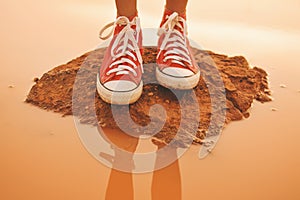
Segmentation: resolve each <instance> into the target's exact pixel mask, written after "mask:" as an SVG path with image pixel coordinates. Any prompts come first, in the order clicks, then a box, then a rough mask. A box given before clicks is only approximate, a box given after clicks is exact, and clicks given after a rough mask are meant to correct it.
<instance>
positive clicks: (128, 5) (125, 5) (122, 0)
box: [115, 0, 137, 17]
mask: <svg viewBox="0 0 300 200" xmlns="http://www.w3.org/2000/svg"><path fill="white" fill-rule="evenodd" d="M115 1H116V6H117V12H118V16H125V17H131V16H134V15H136V14H137V8H136V0H115Z"/></svg>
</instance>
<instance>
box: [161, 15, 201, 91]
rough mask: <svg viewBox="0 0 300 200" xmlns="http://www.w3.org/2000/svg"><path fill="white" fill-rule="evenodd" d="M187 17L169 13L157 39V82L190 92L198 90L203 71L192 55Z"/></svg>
mask: <svg viewBox="0 0 300 200" xmlns="http://www.w3.org/2000/svg"><path fill="white" fill-rule="evenodd" d="M185 19H186V17H185V14H183V15H179V14H178V13H176V12H171V11H169V10H166V11H165V13H164V17H163V21H162V23H161V25H160V28H159V31H158V35H159V40H158V55H157V59H156V62H157V65H158V67H157V68H156V78H157V80H158V82H159V83H160V84H161V85H163V86H165V87H168V88H173V89H180V90H187V89H192V88H194V87H195V86H197V84H198V82H199V78H200V70H199V67H198V65H197V63H196V62H195V59H194V57H193V55H192V53H191V49H190V44H189V40H188V38H187V27H186V20H185Z"/></svg>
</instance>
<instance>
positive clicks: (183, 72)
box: [163, 67, 194, 77]
mask: <svg viewBox="0 0 300 200" xmlns="http://www.w3.org/2000/svg"><path fill="white" fill-rule="evenodd" d="M163 73H165V74H167V75H170V76H174V77H189V76H193V75H194V73H193V72H192V71H191V70H189V69H184V68H178V67H167V68H165V69H163Z"/></svg>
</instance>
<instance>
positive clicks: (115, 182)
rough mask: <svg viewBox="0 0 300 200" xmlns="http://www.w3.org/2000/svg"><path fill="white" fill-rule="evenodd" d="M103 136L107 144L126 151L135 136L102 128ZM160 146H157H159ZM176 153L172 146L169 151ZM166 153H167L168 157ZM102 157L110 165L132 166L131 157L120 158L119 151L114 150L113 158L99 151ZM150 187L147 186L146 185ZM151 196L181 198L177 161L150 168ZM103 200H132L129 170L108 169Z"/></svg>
mask: <svg viewBox="0 0 300 200" xmlns="http://www.w3.org/2000/svg"><path fill="white" fill-rule="evenodd" d="M102 132H103V134H104V136H105V137H106V138H107V139H108V140H110V142H111V143H113V144H114V145H116V146H118V147H119V148H120V149H123V150H125V151H129V152H132V153H133V152H135V151H136V148H137V145H138V141H139V139H138V138H136V137H133V136H130V135H128V134H126V133H124V132H122V131H120V130H109V129H104V130H103V131H102ZM162 147H163V146H158V148H159V149H160V148H162ZM171 153H173V154H174V155H172V156H176V155H177V153H176V148H174V149H173V151H172V152H171ZM169 154H170V152H168V156H170V155H169ZM100 155H101V156H102V157H103V158H105V159H107V160H108V161H110V162H111V163H112V164H113V166H120V165H126V166H132V169H134V161H133V157H127V158H124V157H123V156H119V155H121V153H120V152H118V151H115V157H113V158H112V157H108V156H107V155H106V154H100ZM163 159H164V155H162V156H159V157H157V158H156V163H160V162H162V161H163ZM149 190H150V188H149ZM151 194H152V199H153V200H161V199H166V200H167V199H172V200H180V199H181V178H180V170H179V163H178V160H176V161H175V162H173V163H172V164H171V165H169V166H167V167H165V168H162V169H160V170H157V171H154V173H153V181H152V190H151ZM105 199H106V200H119V199H120V200H133V199H134V188H133V174H132V173H129V172H122V171H119V170H116V169H111V172H110V177H109V181H108V186H107V189H106V195H105Z"/></svg>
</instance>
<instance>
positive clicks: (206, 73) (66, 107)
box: [26, 48, 271, 146]
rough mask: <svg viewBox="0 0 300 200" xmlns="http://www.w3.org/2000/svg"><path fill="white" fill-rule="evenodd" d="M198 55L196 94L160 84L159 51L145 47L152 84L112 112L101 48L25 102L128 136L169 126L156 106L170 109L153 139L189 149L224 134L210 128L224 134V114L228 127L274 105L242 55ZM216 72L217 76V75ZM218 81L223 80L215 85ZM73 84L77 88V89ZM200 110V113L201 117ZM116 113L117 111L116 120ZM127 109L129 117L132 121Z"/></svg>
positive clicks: (58, 72) (42, 82)
mask: <svg viewBox="0 0 300 200" xmlns="http://www.w3.org/2000/svg"><path fill="white" fill-rule="evenodd" d="M193 51H194V55H195V59H196V61H197V62H198V64H199V66H200V68H201V74H202V76H201V78H200V81H199V84H198V86H197V87H196V88H194V90H191V91H171V90H169V89H167V88H164V87H162V86H160V85H159V84H157V83H156V79H155V67H156V64H155V58H156V54H157V49H156V48H145V49H144V55H143V58H144V70H145V73H144V75H143V80H144V81H145V82H146V83H149V82H151V84H148V85H145V86H144V91H143V94H142V96H141V98H140V99H139V100H138V101H137V102H136V103H134V104H132V105H130V106H129V107H128V106H113V107H111V105H109V104H107V103H105V102H103V101H102V100H101V99H100V97H99V96H98V94H97V92H96V76H97V69H98V67H99V65H100V64H101V60H102V59H103V55H104V52H105V49H97V50H95V51H92V52H89V53H86V54H84V55H82V56H80V57H78V58H76V59H74V60H72V61H70V62H68V63H67V64H64V65H61V66H58V67H56V68H54V69H52V70H50V71H49V72H47V73H45V74H44V75H43V76H42V77H41V78H40V79H37V78H36V79H35V82H36V84H35V85H34V86H33V87H32V88H31V90H30V93H29V94H28V97H27V99H26V102H28V103H31V104H33V105H36V106H38V107H40V108H42V109H45V110H49V111H54V112H58V113H61V114H62V115H63V116H66V115H72V114H73V115H75V116H77V117H78V118H79V119H80V121H81V122H82V123H85V124H92V125H99V126H101V127H109V128H117V127H118V125H119V126H121V127H127V129H128V130H127V131H131V132H132V133H133V132H134V133H136V134H151V135H152V133H154V132H155V131H156V130H155V129H156V128H157V127H156V125H155V123H151V122H157V123H160V122H164V117H163V113H161V110H160V109H158V108H157V109H155V108H154V107H153V105H156V104H159V105H161V106H163V107H164V109H165V112H166V121H165V123H164V124H163V128H162V129H161V130H160V131H159V132H158V133H156V134H155V135H154V137H153V139H154V140H153V142H154V143H156V144H157V143H169V142H170V141H172V140H173V139H174V137H175V136H176V134H177V133H178V132H180V133H181V134H179V137H176V138H175V140H176V144H177V145H179V146H185V143H186V142H185V141H187V140H188V139H191V138H192V139H193V141H194V143H201V142H202V140H203V139H204V138H205V137H206V136H207V135H209V136H211V135H217V134H219V133H220V132H219V131H215V132H214V131H208V130H209V127H213V128H212V129H211V130H222V128H223V123H222V120H221V119H222V115H223V114H224V113H225V118H224V119H225V124H228V123H229V122H231V121H237V120H242V119H243V118H248V117H249V116H250V113H249V108H250V107H251V104H252V103H253V101H254V100H257V101H259V102H262V103H264V102H268V101H271V99H270V90H269V87H268V81H267V73H266V72H265V71H264V70H263V69H261V68H258V67H250V66H249V64H248V62H247V61H246V59H245V58H244V57H242V56H236V57H228V56H226V55H220V54H215V53H213V52H210V51H203V50H199V49H193ZM214 68H215V69H217V70H218V73H216V72H215V71H214V70H212V69H214ZM76 75H77V76H76ZM76 77H77V78H76ZM218 77H221V78H219V79H220V80H222V81H216V80H218ZM75 80H76V82H75ZM74 83H76V84H75V85H76V86H75V87H74V88H73V86H74ZM223 84H224V85H223ZM222 86H224V88H223V89H224V90H223V89H222ZM75 90H76V93H75V94H74V95H73V93H74V91H75ZM222 95H223V96H224V97H225V98H224V99H225V100H224V102H221V101H222V98H221V97H222ZM72 97H73V98H72ZM212 97H214V99H215V100H218V99H220V103H224V104H225V105H226V106H225V108H221V107H220V108H219V107H218V105H215V104H212ZM195 102H197V105H196V104H195ZM212 105H213V107H212ZM197 106H199V108H200V112H199V111H198V112H197V109H196V108H197ZM151 107H152V108H154V109H152V111H153V110H154V112H155V113H156V115H153V116H152V118H151V117H150V114H149V111H150V110H151V109H150V108H151ZM112 108H116V109H114V115H113V113H112ZM128 109H129V113H130V118H128V117H127V113H128V112H127V111H128ZM212 109H214V110H218V109H223V110H219V112H218V111H216V112H215V113H214V115H215V116H214V117H215V118H213V116H212ZM198 115H200V123H197V125H196V126H195V123H190V122H191V121H195V120H194V119H195V118H197V116H198ZM198 117H199V116H198ZM218 119H220V120H221V121H218ZM131 120H132V121H133V122H134V123H132V121H131ZM116 121H117V122H118V125H117V124H116ZM223 121H224V120H223ZM145 127H146V128H145ZM214 127H215V128H214ZM177 136H178V135H177Z"/></svg>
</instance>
